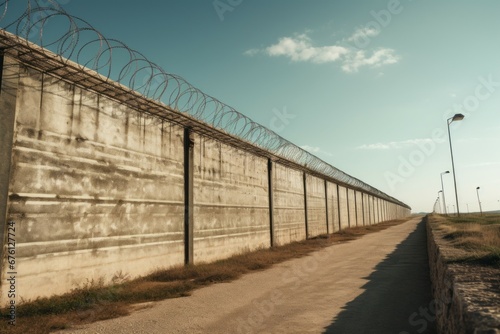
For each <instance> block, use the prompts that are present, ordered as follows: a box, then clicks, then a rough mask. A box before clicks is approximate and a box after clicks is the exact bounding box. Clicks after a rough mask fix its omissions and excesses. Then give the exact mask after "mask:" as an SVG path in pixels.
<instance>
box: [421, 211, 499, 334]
mask: <svg viewBox="0 0 500 334" xmlns="http://www.w3.org/2000/svg"><path fill="white" fill-rule="evenodd" d="M426 219H427V218H426ZM444 234H445V232H443V231H441V230H439V228H437V227H436V226H435V225H434V224H432V223H430V222H429V221H428V220H427V240H428V241H427V247H428V253H429V267H430V274H431V281H432V293H433V297H434V300H433V303H432V305H431V310H430V311H431V312H433V313H435V315H436V327H437V330H438V333H441V334H445V333H450V334H462V333H474V334H479V333H481V334H486V333H488V334H490V333H491V334H494V333H500V295H499V293H498V292H499V290H500V284H499V283H500V270H499V269H495V268H490V267H482V266H478V265H472V264H464V263H451V262H450V259H452V258H456V257H458V256H460V255H461V254H463V253H462V251H461V250H458V249H456V248H454V247H452V246H451V245H450V244H449V241H447V240H446V239H444V238H443V237H444ZM432 308H434V309H432Z"/></svg>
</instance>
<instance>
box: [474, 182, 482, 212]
mask: <svg viewBox="0 0 500 334" xmlns="http://www.w3.org/2000/svg"><path fill="white" fill-rule="evenodd" d="M479 189H481V187H477V188H476V193H477V202H478V203H479V212H480V213H481V216H482V215H483V208H482V207H481V199H480V198H479Z"/></svg>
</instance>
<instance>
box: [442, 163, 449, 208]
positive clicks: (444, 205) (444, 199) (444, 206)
mask: <svg viewBox="0 0 500 334" xmlns="http://www.w3.org/2000/svg"><path fill="white" fill-rule="evenodd" d="M444 174H450V171H449V170H447V171H446V172H442V173H441V192H442V193H443V208H444V214H445V215H446V216H447V215H448V212H446V198H445V196H444V184H443V175H444Z"/></svg>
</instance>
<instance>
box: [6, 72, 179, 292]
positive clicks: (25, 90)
mask: <svg viewBox="0 0 500 334" xmlns="http://www.w3.org/2000/svg"><path fill="white" fill-rule="evenodd" d="M21 74H22V75H21V76H20V78H19V89H18V94H19V96H18V103H17V107H16V111H15V112H16V135H15V138H14V139H15V145H14V149H13V155H12V159H13V173H12V180H11V183H10V189H9V193H10V201H9V209H8V210H9V213H8V218H9V219H11V220H13V221H15V223H16V228H17V235H16V238H17V240H16V241H17V251H18V253H17V255H18V263H19V268H18V273H19V277H18V281H19V282H20V286H19V292H20V296H21V297H22V298H26V299H28V298H34V297H37V296H46V295H51V294H54V293H61V292H64V291H69V290H70V289H72V288H74V287H75V285H78V284H80V283H82V282H85V280H86V279H92V278H93V279H97V278H99V277H103V278H104V279H105V280H106V281H109V280H110V279H111V278H112V277H113V275H115V274H116V273H117V272H119V271H120V272H121V273H123V274H128V275H130V276H131V277H135V276H139V275H145V274H147V273H148V272H150V271H152V270H154V269H156V268H159V267H169V266H172V265H178V264H182V263H183V234H182V233H183V212H184V206H183V177H182V175H183V166H182V147H181V148H180V149H179V148H178V146H179V139H178V138H182V137H178V136H180V134H181V133H182V129H180V128H178V127H172V126H170V125H168V124H165V123H163V122H160V123H159V124H154V125H149V126H144V125H142V127H141V126H140V125H137V127H139V128H140V131H142V132H146V133H151V135H150V137H147V138H146V140H144V141H143V143H142V145H143V146H149V145H153V146H158V147H160V148H161V152H160V153H161V154H147V153H144V152H141V151H140V150H131V149H127V147H126V146H127V143H129V142H130V141H129V138H128V134H129V132H127V126H128V125H130V124H135V123H134V120H133V118H134V117H135V118H137V117H136V116H137V113H136V112H135V111H134V110H128V109H126V108H125V107H124V106H120V105H119V104H117V103H116V102H113V101H110V100H108V99H106V98H105V97H102V96H101V97H99V98H96V97H95V95H94V96H93V93H89V92H83V91H81V90H80V89H78V88H75V87H74V86H73V85H70V84H68V83H64V82H62V81H58V80H55V79H53V78H50V77H48V76H43V84H42V75H41V74H40V73H37V72H36V71H33V70H27V69H24V70H23V71H22V72H21ZM151 127H153V128H154V129H151ZM153 138H154V140H153ZM159 143H161V144H162V145H159ZM181 146H182V145H181ZM150 152H156V153H158V152H159V151H158V148H156V147H155V148H154V149H151V150H150ZM75 263H78V266H75V265H74V264H75Z"/></svg>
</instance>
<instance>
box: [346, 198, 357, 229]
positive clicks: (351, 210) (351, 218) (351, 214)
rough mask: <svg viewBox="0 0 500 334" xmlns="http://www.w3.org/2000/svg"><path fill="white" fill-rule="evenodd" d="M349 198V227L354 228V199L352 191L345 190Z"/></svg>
mask: <svg viewBox="0 0 500 334" xmlns="http://www.w3.org/2000/svg"><path fill="white" fill-rule="evenodd" d="M347 191H348V198H349V223H350V226H351V227H356V198H355V197H354V190H352V189H347Z"/></svg>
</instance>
